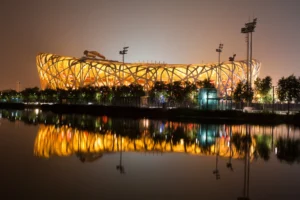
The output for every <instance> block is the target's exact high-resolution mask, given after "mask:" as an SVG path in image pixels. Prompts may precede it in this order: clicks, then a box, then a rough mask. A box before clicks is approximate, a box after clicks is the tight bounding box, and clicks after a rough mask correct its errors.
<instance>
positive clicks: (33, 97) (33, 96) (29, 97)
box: [21, 87, 40, 102]
mask: <svg viewBox="0 0 300 200" xmlns="http://www.w3.org/2000/svg"><path fill="white" fill-rule="evenodd" d="M21 94H22V97H23V101H24V102H37V101H39V100H40V99H39V97H40V89H39V88H38V87H34V88H26V89H25V90H23V91H22V92H21Z"/></svg>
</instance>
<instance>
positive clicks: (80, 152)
mask: <svg viewBox="0 0 300 200" xmlns="http://www.w3.org/2000/svg"><path fill="white" fill-rule="evenodd" d="M0 118H6V119H8V120H10V121H13V122H14V124H15V125H16V126H19V122H20V121H23V122H24V123H25V124H33V125H39V126H38V132H37V135H36V136H35V138H34V143H33V144H34V146H33V153H34V156H36V157H40V158H42V159H44V158H46V159H49V158H50V160H51V161H54V162H47V163H48V164H50V163H55V160H56V159H51V157H68V156H70V157H71V156H74V155H75V156H76V158H77V159H78V160H76V159H75V162H78V161H79V162H83V163H90V162H93V161H95V160H99V159H101V158H103V157H105V158H107V157H109V156H107V157H106V156H105V155H107V154H110V153H114V154H115V156H114V158H117V159H118V161H116V160H114V163H113V167H114V168H116V170H118V171H119V172H120V173H121V174H126V172H127V171H126V169H127V170H128V171H130V170H132V168H133V165H130V162H126V161H127V159H128V155H130V154H126V155H127V157H124V158H123V153H128V152H142V153H145V154H148V153H149V154H153V153H154V154H168V153H171V152H173V154H174V153H176V154H177V155H178V154H188V155H191V156H189V158H191V157H195V156H199V157H200V155H206V156H202V158H199V160H202V161H203V160H204V159H203V158H207V157H211V158H212V159H211V160H212V161H213V165H212V166H210V167H212V168H210V169H209V173H211V175H210V177H211V178H212V179H216V180H217V181H218V180H220V179H221V180H223V179H224V180H226V178H227V180H228V173H226V172H225V171H224V168H227V169H228V170H229V171H230V174H232V173H231V171H234V172H235V173H234V174H236V173H239V175H238V177H241V178H242V180H243V181H242V182H241V183H243V184H242V185H241V187H242V186H243V190H242V191H241V192H240V193H239V194H238V195H235V197H236V198H237V199H249V196H250V195H249V185H250V183H252V184H251V185H252V186H253V185H256V184H257V183H255V184H253V183H254V182H255V181H257V180H258V178H257V169H258V168H260V167H264V165H265V164H262V163H260V162H253V161H256V160H259V159H262V160H264V161H268V160H270V162H269V163H272V162H273V163H272V164H271V165H274V161H272V159H271V157H272V158H273V157H275V159H277V160H279V161H280V163H288V164H293V163H299V161H300V139H299V135H300V134H299V133H300V131H299V129H298V128H297V127H293V126H289V125H279V126H257V125H228V124H227V125H225V124H198V123H185V122H172V121H161V120H149V119H120V118H109V117H107V116H98V117H93V116H87V115H57V114H53V113H44V112H41V111H39V112H37V111H7V110H0ZM134 155H137V154H134ZM165 158H169V157H168V155H167V156H165ZM214 158H215V160H214ZM139 159H141V158H139ZM142 159H145V158H142ZM63 160H68V159H63ZM235 160H236V161H238V160H239V161H238V162H235ZM56 161H57V160H56ZM106 161H107V162H109V160H106ZM59 162H63V161H62V160H59ZM242 163H243V164H242ZM252 163H253V164H254V165H252ZM263 163H265V162H263ZM278 163H279V162H278ZM73 164H74V163H73ZM73 164H72V165H73ZM93 164H95V167H96V165H97V164H96V162H95V163H93ZM201 164H202V165H203V164H204V162H203V163H201ZM241 164H242V165H241ZM250 164H251V168H252V169H251V170H252V171H254V172H252V175H251V174H250V171H251V170H250ZM93 166H94V165H93ZM241 166H242V169H241ZM274 166H275V165H274ZM44 167H45V166H44ZM126 167H127V168H126ZM190 167H191V166H190ZM198 167H199V166H198ZM272 169H273V168H272ZM226 171H227V170H226ZM281 172H282V171H277V173H278V174H280V173H281ZM77 173H78V172H77ZM131 173H133V172H132V171H131ZM153 173H154V174H155V171H153ZM184 173H186V172H184ZM254 173H256V175H254V176H253V174H254ZM203 175H204V174H202V176H203ZM262 176H264V174H263V173H262ZM266 177H267V175H266ZM290 178H292V177H290ZM250 179H251V180H252V181H250ZM253 179H254V180H253ZM197 180H198V179H197ZM218 182H219V181H218ZM232 183H234V182H232ZM252 186H251V193H252V196H257V195H258V194H256V193H255V192H256V191H257V188H256V190H255V189H253V188H252ZM264 187H265V186H264ZM266 187H267V186H266ZM272 187H273V186H272ZM267 188H268V187H267ZM254 193H255V194H254Z"/></svg>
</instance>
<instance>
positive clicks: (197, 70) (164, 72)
mask: <svg viewBox="0 0 300 200" xmlns="http://www.w3.org/2000/svg"><path fill="white" fill-rule="evenodd" d="M36 64H37V69H38V74H39V77H40V81H41V88H42V89H45V88H52V89H58V88H60V89H67V88H73V89H77V88H79V87H85V86H104V85H105V86H119V85H129V84H131V83H137V84H141V85H142V86H143V87H144V88H145V90H148V89H150V88H151V87H152V86H153V85H154V83H155V82H156V81H163V82H165V83H170V82H175V81H190V82H192V83H194V82H197V81H199V80H204V79H210V80H211V81H213V82H214V83H215V79H216V71H218V78H217V80H218V81H217V82H216V84H217V85H219V87H220V88H221V90H223V91H225V90H230V89H231V87H233V88H234V86H235V85H236V84H237V83H238V82H239V81H246V79H247V61H246V60H243V61H234V62H223V63H221V64H220V65H219V64H218V63H210V64H189V65H184V64H159V63H124V64H123V63H122V62H118V61H111V60H100V59H91V58H84V57H83V58H81V59H78V58H74V57H65V56H59V55H54V54H47V53H41V54H38V55H37V57H36ZM260 66H261V64H260V62H258V61H257V60H253V61H252V74H251V76H252V80H255V79H256V77H257V76H258V73H259V70H260ZM218 68H219V70H217V69H218ZM219 80H221V81H219ZM232 84H233V85H232Z"/></svg>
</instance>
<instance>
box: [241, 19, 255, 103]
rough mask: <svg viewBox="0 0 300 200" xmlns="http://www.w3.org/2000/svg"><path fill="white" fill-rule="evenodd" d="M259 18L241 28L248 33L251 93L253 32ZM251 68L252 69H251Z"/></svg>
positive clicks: (248, 91)
mask: <svg viewBox="0 0 300 200" xmlns="http://www.w3.org/2000/svg"><path fill="white" fill-rule="evenodd" d="M256 22H257V18H255V19H253V22H249V23H246V24H245V27H243V28H242V29H241V33H243V34H246V39H247V93H248V95H249V93H250V88H251V87H252V67H251V65H252V33H253V32H254V29H255V27H256ZM249 69H250V70H249ZM249 79H250V87H249ZM249 104H250V100H249V99H248V106H249Z"/></svg>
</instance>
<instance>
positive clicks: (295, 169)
mask: <svg viewBox="0 0 300 200" xmlns="http://www.w3.org/2000/svg"><path fill="white" fill-rule="evenodd" d="M0 116H1V119H0V124H1V125H0V158H1V172H2V173H1V174H2V175H1V193H0V195H1V199H172V200H173V199H238V198H241V197H249V199H253V200H258V199H299V197H300V191H299V189H298V187H299V183H300V180H299V178H300V176H299V175H300V165H299V161H300V145H299V144H300V142H299V141H300V140H299V139H300V137H299V136H300V134H299V132H300V131H299V129H298V128H296V127H292V126H287V125H280V126H275V127H270V126H268V127H266V126H265V127H263V126H255V125H225V124H219V125H216V124H196V123H183V122H167V121H157V120H156V121H155V120H149V119H111V118H108V117H106V116H100V117H92V116H85V115H81V116H76V115H55V114H51V113H41V112H40V111H38V110H36V111H26V112H21V111H6V110H2V111H1V112H0Z"/></svg>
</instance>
